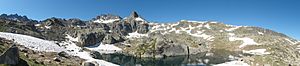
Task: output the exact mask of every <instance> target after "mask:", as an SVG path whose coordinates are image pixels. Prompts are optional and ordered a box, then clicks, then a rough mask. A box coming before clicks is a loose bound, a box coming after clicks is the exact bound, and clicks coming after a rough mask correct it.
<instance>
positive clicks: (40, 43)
mask: <svg viewBox="0 0 300 66" xmlns="http://www.w3.org/2000/svg"><path fill="white" fill-rule="evenodd" d="M0 37H2V38H6V39H8V40H14V41H15V42H16V43H17V44H20V45H24V46H25V47H27V48H29V49H32V50H35V51H45V52H61V51H64V50H65V49H64V48H61V47H60V46H58V45H57V44H56V43H55V42H54V41H48V40H43V39H39V38H35V37H32V36H27V35H21V34H14V33H5V32H0Z"/></svg>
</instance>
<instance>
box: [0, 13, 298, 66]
mask: <svg viewBox="0 0 300 66" xmlns="http://www.w3.org/2000/svg"><path fill="white" fill-rule="evenodd" d="M22 20H23V19H22ZM0 23H1V24H0V25H1V27H4V28H5V29H1V30H2V31H5V32H16V33H20V34H26V35H31V36H35V37H39V38H42V39H47V40H55V41H64V40H65V39H66V38H65V37H66V36H71V37H74V40H72V41H73V42H75V43H77V45H78V46H81V47H88V46H94V45H97V44H100V43H102V44H113V45H116V46H118V47H120V48H122V49H123V54H126V55H132V56H135V57H155V58H162V57H166V56H179V55H195V54H202V55H205V56H206V57H216V56H217V57H218V59H221V60H237V59H236V58H239V59H242V60H243V61H245V62H247V63H249V64H251V65H257V64H258V65H263V64H271V65H289V64H291V65H299V64H300V60H299V59H300V58H299V57H300V56H299V55H300V54H299V47H297V46H299V41H297V40H295V39H293V38H290V37H288V36H286V35H284V34H281V33H278V32H275V31H272V30H269V29H264V28H260V27H253V26H233V25H228V24H223V23H220V22H215V21H188V20H182V21H178V22H173V23H152V22H148V21H146V20H145V19H143V18H142V17H141V16H140V15H138V14H137V12H132V13H131V15H130V16H128V17H125V18H121V17H119V16H116V15H111V14H104V15H101V16H97V17H96V18H94V19H92V20H90V21H82V20H80V19H61V18H49V19H46V20H44V21H41V22H39V23H28V24H26V25H24V24H23V23H21V24H20V23H18V22H17V21H16V20H11V19H0ZM4 24H5V25H4ZM16 26H17V27H16ZM11 27H12V28H11ZM24 27H25V28H24ZM13 28H17V29H16V30H13ZM262 59H265V60H262ZM211 60H213V58H212V59H211Z"/></svg>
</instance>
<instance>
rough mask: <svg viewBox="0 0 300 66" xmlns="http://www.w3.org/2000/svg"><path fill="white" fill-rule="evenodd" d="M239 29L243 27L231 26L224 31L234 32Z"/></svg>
mask: <svg viewBox="0 0 300 66" xmlns="http://www.w3.org/2000/svg"><path fill="white" fill-rule="evenodd" d="M240 27H243V26H232V28H229V29H225V30H226V31H234V30H236V29H239V28H240Z"/></svg>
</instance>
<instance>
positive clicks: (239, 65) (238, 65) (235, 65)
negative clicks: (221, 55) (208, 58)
mask: <svg viewBox="0 0 300 66" xmlns="http://www.w3.org/2000/svg"><path fill="white" fill-rule="evenodd" d="M213 66H250V65H249V64H247V63H245V62H243V61H230V62H225V63H222V64H217V65H213Z"/></svg>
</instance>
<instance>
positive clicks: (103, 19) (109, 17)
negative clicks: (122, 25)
mask: <svg viewBox="0 0 300 66" xmlns="http://www.w3.org/2000/svg"><path fill="white" fill-rule="evenodd" d="M121 19H122V18H121V17H120V16H118V15H113V14H102V15H100V16H97V17H96V18H93V19H92V21H93V22H95V23H112V22H116V21H120V20H121Z"/></svg>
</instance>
